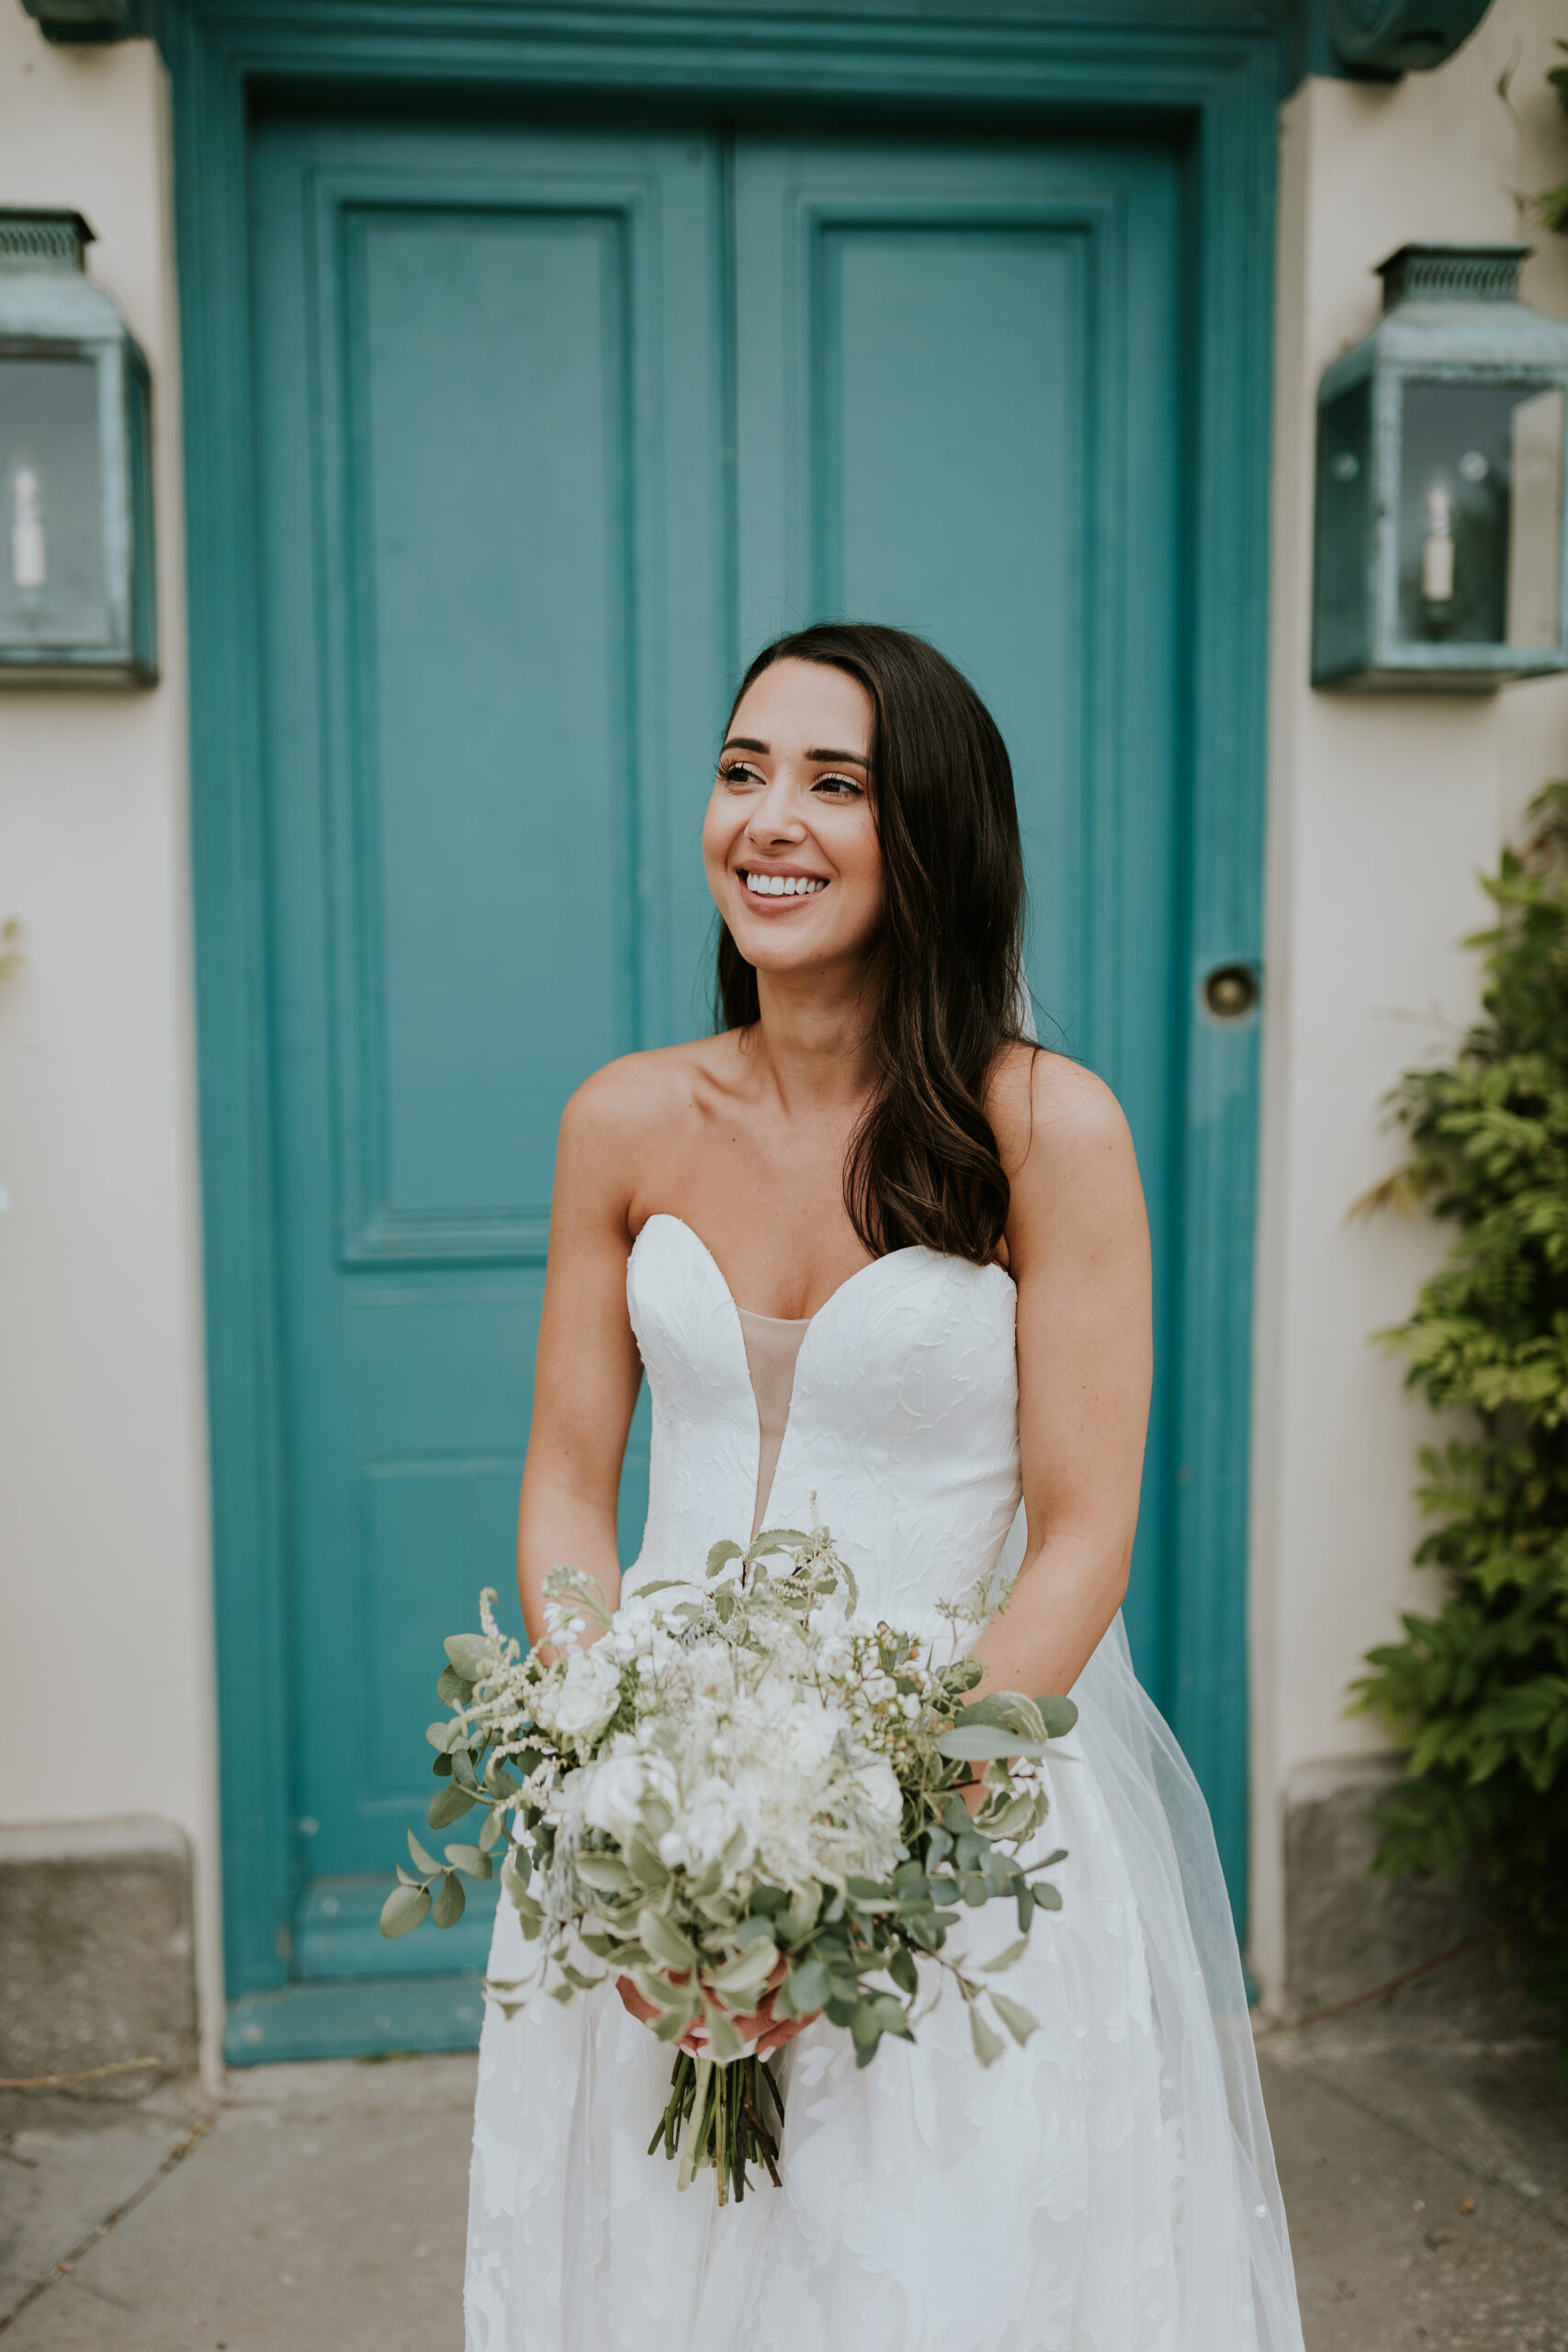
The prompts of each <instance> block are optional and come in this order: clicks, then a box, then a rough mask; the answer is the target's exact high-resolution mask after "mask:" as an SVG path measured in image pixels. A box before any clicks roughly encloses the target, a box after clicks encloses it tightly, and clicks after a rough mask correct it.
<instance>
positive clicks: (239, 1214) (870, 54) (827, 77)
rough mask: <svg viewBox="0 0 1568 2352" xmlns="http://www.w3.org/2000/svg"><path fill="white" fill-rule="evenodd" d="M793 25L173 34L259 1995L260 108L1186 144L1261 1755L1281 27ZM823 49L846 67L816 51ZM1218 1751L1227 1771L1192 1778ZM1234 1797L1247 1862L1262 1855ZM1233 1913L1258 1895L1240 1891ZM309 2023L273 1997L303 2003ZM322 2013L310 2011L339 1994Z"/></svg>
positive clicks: (1159, 16)
mask: <svg viewBox="0 0 1568 2352" xmlns="http://www.w3.org/2000/svg"><path fill="white" fill-rule="evenodd" d="M795 29H796V28H795V17H794V12H793V11H791V10H790V9H788V8H773V9H768V10H763V9H753V8H744V9H735V8H725V7H722V6H714V7H713V8H711V9H696V8H691V9H684V10H660V11H656V10H652V9H647V10H640V11H636V12H633V11H630V10H626V9H620V10H604V9H587V8H584V9H577V8H573V7H571V6H564V5H563V6H558V7H556V8H552V9H548V10H546V9H538V8H532V7H527V6H469V7H466V8H461V9H459V8H453V7H450V6H434V5H424V6H420V5H417V0H392V5H389V6H380V7H377V8H371V7H369V6H359V5H357V0H311V6H310V7H309V8H308V9H307V8H303V7H300V6H276V7H269V6H262V5H256V6H252V7H250V8H248V9H242V8H239V7H228V6H222V7H219V6H207V5H206V0H202V5H199V6H194V7H193V6H186V5H183V0H169V5H168V6H165V8H164V11H163V16H162V20H161V26H160V37H161V39H162V40H163V43H164V51H165V54H166V56H167V58H168V61H169V64H170V69H171V76H172V81H173V86H174V92H175V141H176V156H177V171H176V183H175V186H176V203H177V206H178V218H179V253H180V267H181V282H182V296H183V317H184V330H183V346H184V368H185V389H186V420H187V424H186V431H187V473H186V490H187V503H188V510H189V531H190V542H189V558H190V571H191V580H192V589H193V594H192V606H191V642H192V663H193V679H192V754H193V787H194V797H193V819H192V831H193V862H194V868H195V887H196V910H197V956H198V970H199V1008H200V1043H201V1081H202V1082H201V1115H202V1144H203V1165H204V1181H205V1197H206V1213H207V1292H208V1313H209V1363H210V1426H211V1443H212V1459H213V1482H214V1544H215V1555H216V1559H217V1579H218V1589H217V1621H218V1644H219V1667H220V1699H221V1710H222V1732H223V1808H224V1851H225V1858H226V1867H225V1874H224V1877H225V1883H224V1903H225V1928H226V1943H227V1951H228V1965H229V1972H230V1983H231V1989H232V1990H233V1991H234V1992H235V1993H242V1992H244V1991H245V1990H247V1988H249V1989H255V1988H260V1987H265V1986H266V1985H281V1982H282V1979H283V1977H284V1975H285V1973H286V1970H287V1966H288V1962H287V1956H286V1954H287V1942H288V1930H289V1922H290V1917H291V1913H292V1907H293V1896H294V1858H293V1833H292V1828H291V1808H290V1798H289V1792H288V1776H287V1770H286V1766H285V1756H284V1753H283V1748H282V1744H281V1743H280V1741H279V1740H278V1738H277V1736H276V1727H277V1725H278V1724H279V1723H280V1722H282V1721H283V1720H284V1719H285V1717H286V1714H287V1711H288V1681H289V1676H288V1656H287V1624H286V1611H285V1605H284V1596H285V1591H286V1577H285V1564H286V1559H287V1549H286V1543H285V1525H284V1519H283V1513H282V1510H281V1499H282V1492H283V1489H282V1482H281V1453H280V1443H279V1439H280V1426H281V1377H280V1358H279V1351H278V1345H277V1340H278V1332H277V1297H278V1291H277V1286H276V1280H275V1270H274V1260H273V1252H272V1241H271V1236H272V1234H273V1232H274V1230H275V1209H274V1200H273V1186H272V1178H271V1169H272V1165H273V1157H272V1156H273V1150H274V1143H275V1138H274V1136H273V1131H272V1117H271V1105H270V1102H269V1081H268V1072H269V1069H270V1067H271V1041H270V1035H269V1019H268V1006H267V1000H266V994H265V987H264V986H263V974H264V970H265V952H264V951H265V923H264V908H263V899H262V879H263V874H264V861H263V857H262V844H261V839H260V814H261V806H262V802H261V792H260V779H259V774H258V766H257V752H258V743H259V741H260V736H259V727H258V683H259V675H260V668H259V664H260V633H259V628H258V623H257V615H256V610H255V599H254V585H253V583H254V579H255V576H256V537H257V522H258V518H257V515H256V511H255V507H254V503H253V501H252V500H251V499H250V498H248V497H246V496H244V495H243V494H241V495H236V485H247V484H250V483H252V482H253V481H254V455H255V447H256V442H255V435H254V418H253V413H252V404H251V394H250V351H249V335H248V319H247V304H248V301H249V286H250V273H251V252H250V243H249V223H248V219H247V210H246V201H245V170H246V150H245V135H244V134H245V110H246V105H247V99H248V94H249V93H250V92H251V91H252V90H253V89H254V88H256V87H259V86H261V85H263V84H265V83H266V82H269V81H272V80H275V79H277V78H280V77H281V78H287V79H290V80H292V81H295V82H297V83H302V84H305V85H312V86H314V87H316V88H318V89H321V88H323V87H331V86H332V85H334V84H335V85H341V86H344V87H347V86H349V85H353V86H355V88H357V89H362V88H363V87H364V85H366V84H367V82H380V83H382V84H384V85H397V84H398V83H400V82H404V81H407V80H409V79H410V78H411V77H412V78H417V79H418V80H419V81H421V83H422V84H423V85H425V86H426V87H427V88H428V89H430V90H432V91H434V89H435V88H437V87H439V86H440V85H443V84H444V83H445V84H446V85H450V86H451V87H452V88H453V89H454V90H458V89H461V88H462V87H463V86H464V85H469V84H471V83H472V82H473V81H474V80H475V79H476V78H482V79H484V80H485V82H486V83H487V85H489V86H490V88H491V90H492V91H499V90H501V89H502V88H505V89H510V90H511V91H513V93H515V94H516V95H517V96H525V95H526V94H527V92H529V91H530V90H536V89H537V90H544V89H548V88H551V87H553V86H556V85H560V84H562V83H575V84H577V85H580V86H592V87H596V88H601V89H604V90H606V91H615V90H631V89H641V90H644V91H647V90H649V89H656V88H663V89H666V90H669V91H682V90H683V91H686V92H689V93H691V94H693V95H694V96H696V97H703V96H711V95H713V94H715V93H718V94H723V95H726V96H732V97H734V98H736V99H737V100H741V99H743V98H744V97H745V96H747V95H748V94H767V95H770V96H783V97H785V98H790V99H794V100H796V101H808V102H810V103H812V104H813V105H815V106H817V107H823V106H829V105H832V104H834V103H852V104H853V105H854V107H856V109H857V111H858V113H859V115H860V117H861V119H865V117H866V110H867V109H868V108H871V107H874V108H876V109H878V110H879V111H883V112H886V113H893V112H895V111H896V110H897V108H898V107H900V106H902V105H905V104H908V103H909V102H911V101H914V102H920V103H924V102H926V101H930V100H935V101H937V102H939V103H940V104H942V105H943V106H957V105H960V104H962V105H965V106H968V107H995V108H998V109H1002V110H1004V112H1005V114H1006V117H1007V119H1010V120H1011V121H1013V122H1014V123H1015V125H1016V123H1017V121H1018V119H1019V117H1018V114H1017V109H1019V108H1027V107H1031V106H1043V107H1054V106H1057V105H1060V104H1062V103H1064V102H1066V103H1074V104H1077V105H1080V106H1088V107H1092V106H1094V105H1096V104H1100V105H1103V106H1106V107H1114V108H1116V109H1117V110H1118V114H1119V117H1120V119H1122V121H1123V123H1125V122H1126V120H1127V119H1129V117H1133V118H1135V117H1136V115H1137V113H1138V111H1139V110H1140V109H1144V108H1147V109H1149V110H1151V111H1152V112H1154V113H1156V115H1157V117H1158V119H1160V120H1161V122H1162V124H1163V125H1164V126H1165V127H1166V128H1167V129H1168V130H1170V129H1172V128H1174V130H1176V131H1177V132H1178V133H1179V141H1180V146H1181V154H1182V168H1183V175H1184V189H1185V196H1186V203H1185V209H1184V221H1185V232H1184V236H1185V245H1184V261H1185V266H1186V280H1185V282H1186V285H1187V287H1188V288H1189V289H1190V305H1189V311H1188V318H1189V322H1190V337H1189V341H1188V345H1187V349H1186V354H1185V360H1186V379H1187V383H1188V387H1189V408H1188V415H1189V420H1190V470H1189V473H1188V477H1187V481H1186V485H1185V487H1186V504H1185V508H1184V514H1183V518H1182V520H1183V548H1184V554H1185V564H1184V575H1183V593H1184V594H1185V595H1186V597H1187V600H1188V611H1189V615H1190V619H1189V623H1188V629H1187V636H1186V640H1185V645H1184V649H1183V660H1182V678H1183V687H1184V706H1183V724H1182V729H1181V741H1182V766H1183V791H1184V795H1185V799H1186V806H1187V810H1188V817H1189V824H1188V830H1187V835H1186V838H1187V844H1188V846H1187V853H1186V855H1187V870H1188V874H1189V878H1190V891H1189V894H1188V901H1187V906H1188V911H1187V914H1186V918H1185V925H1184V933H1183V938H1182V941H1181V944H1180V948H1179V962H1180V968H1182V969H1184V970H1185V972H1186V973H1187V975H1188V986H1189V989H1190V1010H1191V1020H1190V1029H1189V1034H1188V1037H1187V1045H1186V1056H1185V1061H1184V1065H1183V1071H1182V1081H1181V1082H1182V1088H1183V1097H1184V1109H1183V1114H1182V1121H1181V1133H1182V1140H1181V1165H1182V1179H1181V1194H1180V1204H1179V1216H1178V1219H1177V1228H1176V1229H1177V1232H1178V1234H1179V1247H1178V1250H1177V1251H1176V1256H1175V1262H1174V1264H1173V1266H1172V1267H1171V1268H1170V1269H1169V1271H1168V1280H1169V1282H1170V1283H1171V1285H1172V1289H1173V1292H1174V1294H1175V1295H1176V1298H1177V1301H1178V1311H1177V1316H1176V1320H1175V1322H1174V1323H1173V1326H1172V1328H1173V1329H1176V1330H1177V1331H1178V1332H1179V1348H1180V1355H1179V1366H1180V1375H1179V1379H1178V1380H1177V1381H1176V1383H1175V1384H1174V1385H1175V1386H1176V1388H1177V1390H1178V1393H1179V1406H1178V1414H1177V1422H1178V1426H1177V1430H1176V1440H1177V1443H1176V1453H1177V1477H1176V1480H1175V1482H1174V1483H1173V1485H1172V1487H1171V1488H1170V1489H1169V1490H1168V1495H1167V1497H1166V1498H1165V1504H1164V1508H1165V1509H1166V1510H1167V1511H1168V1516H1169V1518H1170V1520H1171V1522H1172V1525H1173V1528H1174V1530H1175V1536H1174V1541H1175V1543H1176V1544H1177V1546H1178V1547H1179V1551H1180V1553H1181V1554H1182V1555H1183V1556H1185V1557H1187V1558H1189V1559H1193V1560H1197V1559H1202V1560H1206V1561H1207V1562H1209V1563H1210V1564H1211V1573H1210V1576H1209V1580H1208V1583H1207V1585H1206V1587H1205V1591H1206V1594H1207V1599H1206V1600H1205V1601H1204V1602H1203V1603H1202V1604H1201V1605H1198V1604H1197V1603H1195V1604H1194V1606H1193V1609H1192V1611H1191V1612H1190V1616H1188V1617H1186V1618H1185V1619H1184V1622H1183V1623H1182V1625H1181V1627H1180V1629H1179V1644H1178V1649H1177V1657H1178V1668H1179V1672H1183V1673H1188V1674H1190V1676H1191V1682H1190V1691H1192V1693H1193V1694H1194V1695H1193V1698H1192V1701H1191V1704H1192V1708H1193V1713H1194V1719H1199V1720H1201V1719H1203V1718H1205V1717H1206V1719H1207V1720H1208V1721H1209V1722H1210V1724H1212V1725H1213V1748H1214V1750H1215V1754H1214V1755H1213V1756H1212V1757H1208V1758H1205V1757H1204V1756H1203V1755H1202V1754H1201V1753H1200V1754H1199V1756H1198V1760H1199V1761H1200V1764H1201V1769H1203V1770H1204V1773H1205V1778H1206V1779H1209V1780H1210V1781H1211V1785H1213V1766H1214V1764H1215V1762H1216V1760H1218V1759H1219V1758H1220V1756H1221V1752H1222V1751H1228V1753H1229V1754H1230V1755H1231V1757H1232V1758H1234V1757H1235V1755H1236V1754H1237V1753H1238V1751H1239V1747H1240V1737H1241V1733H1240V1726H1241V1724H1242V1721H1243V1716H1242V1713H1241V1711H1240V1704H1239V1702H1240V1701H1241V1700H1242V1698H1243V1695H1244V1691H1245V1677H1244V1665H1245V1619H1244V1611H1243V1608H1242V1605H1241V1602H1242V1596H1243V1593H1244V1589H1245V1557H1246V1554H1245V1526H1246V1468H1247V1388H1248V1328H1249V1320H1250V1257H1251V1242H1252V1227H1251V1216H1252V1191H1253V1151H1254V1136H1255V1127H1256V1107H1257V1106H1256V1084H1257V1079H1256V1037H1255V1034H1254V1033H1253V1032H1252V1031H1251V1030H1250V1029H1248V1028H1245V1027H1244V1028H1243V1029H1241V1030H1239V1031H1237V1030H1234V1029H1226V1030H1219V1029H1213V1030H1211V1029H1210V1028H1209V1027H1208V1025H1207V1024H1206V1023H1205V1021H1204V1019H1203V1016H1202V1015H1201V1010H1200V1000H1199V982H1200V980H1201V974H1202V972H1203V971H1204V970H1205V969H1206V968H1207V967H1209V966H1210V965H1212V964H1213V963H1219V962H1228V961H1238V960H1247V961H1256V960H1257V956H1258V925H1259V901H1260V892H1259V876H1260V867H1261V856H1260V835H1261V812H1262V791H1261V773H1262V750H1261V747H1262V690H1263V678H1264V660H1265V650H1264V649H1265V643H1266V632H1265V627H1264V581H1265V556H1266V545H1265V514H1266V484H1267V479H1268V448H1267V394H1268V382H1269V374H1268V370H1269V262H1270V239H1271V233H1272V231H1271V218H1272V193H1273V108H1274V104H1275V99H1276V96H1277V93H1278V91H1279V90H1280V86H1281V82H1282V79H1283V71H1284V69H1283V64H1282V59H1283V54H1284V48H1283V43H1282V41H1281V39H1280V31H1281V27H1280V20H1279V19H1278V17H1275V16H1273V15H1272V14H1271V13H1269V12H1266V11H1256V12H1255V11H1251V10H1247V9H1243V8H1237V9H1234V10H1233V9H1215V10H1212V11H1203V10H1182V11H1179V12H1177V13H1173V12H1171V11H1170V10H1168V9H1166V8H1164V7H1163V6H1162V7H1161V8H1160V9H1159V10H1158V11H1157V12H1155V14H1154V15H1153V16H1151V14H1150V12H1149V11H1148V10H1146V9H1143V8H1139V7H1136V6H1127V7H1113V6H1106V7H1097V8H1096V9H1095V11H1093V12H1092V16H1089V15H1088V14H1087V13H1086V12H1085V11H1082V10H1078V11H1077V12H1069V11H1062V10H1053V9H1050V8H1041V9H1038V10H1034V11H1026V10H1018V11H1016V12H1010V13H1009V14H1008V15H1007V17H1006V18H1005V20H1004V19H1003V18H1001V17H985V18H983V19H980V18H977V17H976V15H975V13H974V12H972V11H969V10H965V9H960V8H958V7H956V6H953V7H944V6H933V7H931V8H930V9H929V10H923V11H921V12H920V13H919V16H918V17H916V16H915V15H914V14H913V13H912V12H910V11H908V10H907V9H903V10H893V9H886V10H877V9H874V8H858V9H849V10H843V11H840V12H837V14H836V16H835V17H834V18H833V19H832V20H831V23H830V25H829V27H828V28H827V30H826V31H823V27H822V20H819V19H816V18H814V19H813V31H814V37H813V40H812V41H811V42H810V43H806V42H802V41H801V40H799V39H798V38H795V37H793V35H794V34H795ZM818 33H821V35H822V37H821V38H820V39H818V37H817V36H818ZM1194 1747H1196V1748H1199V1749H1201V1742H1194ZM1244 1825H1245V1792H1244V1789H1243V1787H1242V1786H1241V1785H1240V1784H1239V1783H1238V1784H1237V1785H1236V1788H1235V1797H1234V1801H1233V1803H1232V1804H1231V1806H1230V1809H1229V1814H1228V1817H1225V1816H1224V1815H1223V1817H1222V1819H1221V1822H1220V1827H1221V1835H1222V1843H1223V1845H1224V1849H1225V1850H1226V1852H1227V1855H1228V1856H1229V1857H1232V1858H1234V1857H1235V1855H1236V1854H1237V1853H1238V1852H1239V1851H1240V1850H1241V1849H1242V1845H1243V1838H1244ZM1233 1884H1235V1880H1234V1879H1233ZM304 1997H305V1995H304V1993H302V1992H299V1991H296V1992H295V1993H292V1994H285V1995H283V1996H281V1998H282V2001H283V2002H284V2004H285V2005H286V2004H287V2001H288V1999H291V1998H304ZM310 1998H312V1999H314V1998H316V1994H315V1993H314V1992H312V1993H311V1994H310Z"/></svg>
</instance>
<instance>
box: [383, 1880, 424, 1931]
mask: <svg viewBox="0 0 1568 2352" xmlns="http://www.w3.org/2000/svg"><path fill="white" fill-rule="evenodd" d="M429 1910H430V1889H429V1888H428V1887H427V1886H395V1887H393V1889H392V1891H391V1893H390V1894H389V1895H388V1897H387V1900H386V1901H385V1903H383V1904H382V1905H381V1933H382V1934H383V1935H384V1936H388V1937H391V1936H406V1935H407V1934H408V1932H409V1930H410V1929H411V1928H417V1927H418V1925H419V1923H420V1921H421V1920H422V1919H423V1918H424V1917H426V1915H427V1914H428V1912H429Z"/></svg>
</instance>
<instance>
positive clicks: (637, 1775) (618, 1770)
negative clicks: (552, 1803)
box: [581, 1756, 648, 1840]
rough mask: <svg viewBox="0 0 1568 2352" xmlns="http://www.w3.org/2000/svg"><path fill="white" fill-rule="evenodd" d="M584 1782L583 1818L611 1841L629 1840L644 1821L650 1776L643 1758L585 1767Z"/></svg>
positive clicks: (611, 1759) (611, 1760)
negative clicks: (645, 1800) (643, 1812)
mask: <svg viewBox="0 0 1568 2352" xmlns="http://www.w3.org/2000/svg"><path fill="white" fill-rule="evenodd" d="M581 1778H582V1781H583V1783H584V1786H583V1790H582V1818H583V1820H584V1821H585V1822H586V1823H587V1824H588V1826H589V1827H590V1828H591V1829H602V1830H604V1833H605V1835H606V1836H607V1837H610V1838H616V1839H618V1840H624V1839H626V1838H629V1837H630V1836H631V1834H632V1831H633V1830H634V1829H635V1828H637V1825H638V1823H639V1822H640V1820H641V1818H642V1815H641V1806H642V1800H643V1793H644V1792H645V1790H646V1789H647V1787H648V1774H647V1772H646V1771H645V1770H644V1769H643V1762H642V1758H641V1757H640V1756H603V1757H601V1758H600V1759H599V1761H598V1762H597V1763H596V1764H589V1765H587V1766H585V1767H584V1769H583V1771H582V1774H581Z"/></svg>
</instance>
